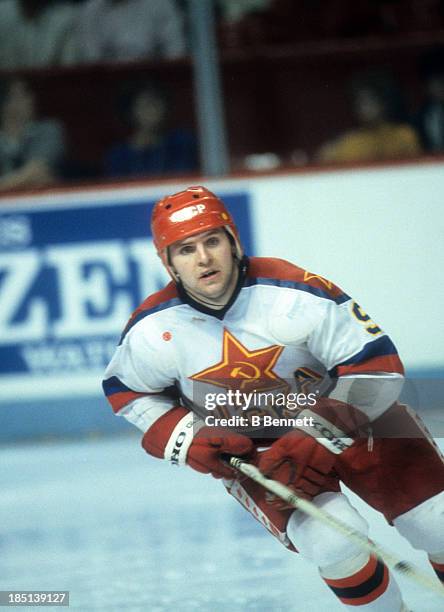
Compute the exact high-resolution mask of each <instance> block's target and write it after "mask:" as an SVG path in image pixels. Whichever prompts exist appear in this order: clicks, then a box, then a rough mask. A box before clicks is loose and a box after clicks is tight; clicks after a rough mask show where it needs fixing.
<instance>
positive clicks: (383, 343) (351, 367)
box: [328, 335, 404, 378]
mask: <svg viewBox="0 0 444 612" xmlns="http://www.w3.org/2000/svg"><path fill="white" fill-rule="evenodd" d="M380 359H381V361H379V360H380ZM379 364H383V365H384V367H380V365H379ZM362 366H364V368H363V367H362ZM368 368H370V369H369V370H368ZM387 368H388V369H387ZM367 371H370V372H371V371H374V372H375V371H384V372H398V373H400V374H403V373H404V368H403V367H402V363H401V361H400V359H399V357H398V351H397V350H396V347H395V345H394V344H393V342H392V341H391V340H390V338H389V337H388V336H385V335H384V336H381V337H379V338H377V339H376V340H371V341H370V342H367V344H365V345H364V347H363V348H362V349H361V350H360V351H359V352H358V353H356V354H355V355H353V356H352V357H350V358H349V359H346V360H345V361H342V362H341V363H338V364H337V365H336V366H335V367H334V368H332V369H331V370H329V372H328V373H329V375H330V376H331V377H332V378H335V377H337V376H341V375H342V376H343V375H344V374H345V373H348V372H367Z"/></svg>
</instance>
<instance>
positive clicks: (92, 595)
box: [0, 436, 444, 612]
mask: <svg viewBox="0 0 444 612" xmlns="http://www.w3.org/2000/svg"><path fill="white" fill-rule="evenodd" d="M0 454H1V459H0V489H1V495H0V590H20V589H23V590H33V589H36V590H45V589H49V590H69V591H70V607H71V608H74V609H78V610H82V611H83V610H84V611H88V610H110V611H113V610H116V611H117V610H134V611H139V610H140V611H149V612H163V611H166V610H173V609H176V610H179V611H181V612H182V611H184V612H187V611H193V612H195V611H204V612H207V611H208V612H225V611H230V612H245V611H250V610H251V611H253V610H256V611H260V612H280V611H282V612H296V611H298V612H319V611H320V610H323V608H324V606H325V607H327V606H328V609H329V612H333V611H334V610H338V612H339V610H342V609H343V608H342V607H340V606H339V605H338V604H337V602H336V600H335V598H334V597H333V596H332V595H331V593H330V591H329V589H328V588H327V587H326V586H325V585H324V584H323V583H322V582H321V581H320V579H319V577H318V575H317V571H316V568H314V567H312V566H310V565H308V564H307V563H306V562H304V561H303V560H302V559H301V558H300V557H298V555H295V554H294V553H291V552H289V551H287V550H286V549H284V548H283V547H282V545H281V544H279V543H278V542H277V541H276V540H275V539H274V538H273V537H272V536H270V535H269V534H268V533H267V532H266V531H265V530H264V529H263V528H262V527H261V526H260V525H259V524H258V523H256V522H255V521H254V520H253V519H252V518H251V517H250V515H248V514H247V513H246V512H245V510H243V509H242V508H241V507H240V506H239V505H238V504H237V503H236V502H235V501H234V500H233V499H232V498H230V497H229V496H228V495H227V494H226V493H225V491H224V489H223V486H222V485H221V484H220V483H219V482H217V481H215V480H213V479H212V478H211V477H208V476H201V475H199V474H197V473H194V472H193V471H192V470H190V469H187V468H173V467H170V466H169V465H166V464H164V463H162V462H161V461H158V460H155V459H152V458H150V457H148V456H147V455H146V454H145V453H144V452H143V451H142V450H141V449H140V446H139V441H138V438H136V437H133V436H128V437H122V438H108V439H100V438H99V439H83V440H79V441H75V442H68V443H66V442H64V443H62V442H56V443H52V444H45V445H43V444H27V445H22V446H4V447H2V448H1V449H0ZM350 496H351V498H352V499H353V503H354V505H355V506H356V507H358V509H359V510H360V511H361V512H362V513H363V514H364V515H365V517H366V518H367V520H369V522H370V525H371V537H372V538H373V539H374V540H376V541H377V542H379V543H381V544H383V545H384V546H385V547H386V548H390V549H391V550H393V551H395V552H396V553H397V554H398V555H400V556H401V557H402V558H405V559H407V560H409V561H413V562H415V563H417V565H419V566H420V567H422V568H423V569H425V571H428V572H430V574H432V572H431V570H430V569H429V567H428V564H427V561H426V557H425V554H424V553H418V552H417V551H414V550H413V549H412V548H411V547H410V545H409V544H408V543H407V542H405V541H404V540H403V539H402V538H401V537H400V536H399V535H398V534H397V532H396V531H395V530H394V529H393V528H392V527H390V526H388V525H387V524H386V523H385V522H384V520H383V519H382V518H381V516H380V515H378V514H377V513H376V512H374V511H373V510H371V509H369V508H368V507H367V506H366V505H365V504H364V503H363V502H361V501H360V500H359V499H357V498H356V497H355V496H353V495H352V494H351V495H350ZM398 580H399V583H400V585H401V588H402V590H403V593H404V596H405V599H406V601H407V603H408V604H409V605H410V607H411V608H412V609H413V610H414V612H439V611H440V610H441V611H442V610H443V609H444V608H443V605H442V602H440V601H438V599H437V597H436V596H434V595H430V594H427V593H425V592H424V591H423V590H422V589H421V588H420V587H418V586H416V585H415V584H414V583H411V582H410V581H408V580H406V579H405V578H402V577H401V578H399V579H398ZM3 609H5V610H6V609H8V608H3ZM10 609H11V610H12V609H13V610H18V609H21V610H23V609H25V608H10ZM32 609H33V610H35V608H32ZM45 609H46V608H45ZM48 609H51V610H54V609H57V610H67V608H61V607H57V608H54V607H52V608H48Z"/></svg>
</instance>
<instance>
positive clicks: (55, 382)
mask: <svg viewBox="0 0 444 612" xmlns="http://www.w3.org/2000/svg"><path fill="white" fill-rule="evenodd" d="M128 191H129V190H128V189H126V190H124V191H122V195H121V196H120V197H119V192H118V190H116V192H113V194H112V196H110V198H109V201H107V200H106V198H105V200H104V199H103V197H101V198H95V197H94V193H91V194H90V197H86V198H85V193H84V194H82V196H83V197H82V198H79V202H80V203H79V204H75V205H74V204H72V203H70V202H68V203H67V202H66V199H65V201H64V199H63V195H61V196H60V201H57V198H56V197H54V195H53V196H52V197H51V200H50V204H48V205H43V206H42V205H41V204H39V205H38V206H34V207H33V206H32V205H29V206H23V205H21V206H18V207H16V208H14V207H13V206H7V207H5V208H4V209H3V210H0V403H4V402H8V403H10V402H14V403H17V402H25V403H29V402H34V401H37V402H40V401H42V400H46V399H49V398H59V399H63V398H73V397H76V396H83V397H91V396H98V395H100V394H101V389H100V383H101V377H102V373H103V370H104V368H105V366H106V365H107V363H108V361H109V360H110V358H111V356H112V354H113V352H114V349H115V346H116V344H117V341H118V338H119V335H120V333H121V331H122V329H123V326H124V325H125V323H126V321H127V319H128V317H129V316H130V314H131V312H132V311H133V310H134V309H135V308H136V307H137V306H138V305H139V303H140V302H141V301H142V300H143V299H144V298H145V297H146V296H147V295H149V294H150V293H152V292H154V291H157V290H158V289H160V288H161V287H162V286H164V285H165V284H166V282H168V280H169V279H168V276H167V274H166V272H165V270H164V269H163V267H162V265H161V263H160V260H159V258H158V257H157V255H156V252H155V249H154V247H153V243H152V238H151V233H150V217H151V211H152V207H153V205H154V201H155V200H154V199H149V197H148V198H145V197H140V189H139V190H138V191H137V192H136V195H134V196H133V197H131V194H130V196H129V197H128ZM219 195H220V196H221V197H222V199H223V200H224V201H225V203H226V205H227V207H228V208H229V210H230V212H231V213H232V214H233V216H234V218H235V221H236V223H237V225H238V228H239V231H240V234H241V237H242V241H243V244H244V246H245V248H246V251H247V252H248V251H250V250H251V248H252V232H251V223H250V208H249V197H248V194H247V193H245V192H240V193H234V194H233V193H230V194H227V195H225V194H224V193H220V194H219ZM123 196H125V197H123ZM156 199H157V198H156ZM71 200H72V196H71ZM40 202H41V200H40Z"/></svg>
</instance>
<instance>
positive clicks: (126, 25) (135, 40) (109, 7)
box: [75, 0, 185, 62]
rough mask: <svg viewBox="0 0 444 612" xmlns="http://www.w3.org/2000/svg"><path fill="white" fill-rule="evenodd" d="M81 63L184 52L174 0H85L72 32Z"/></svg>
mask: <svg viewBox="0 0 444 612" xmlns="http://www.w3.org/2000/svg"><path fill="white" fill-rule="evenodd" d="M75 38H76V41H77V45H76V46H77V55H78V59H79V61H82V62H101V61H104V62H106V61H109V62H115V61H132V60H138V59H146V58H158V57H165V58H170V59H171V58H176V57H180V56H182V55H184V53H185V38H184V31H183V18H182V14H181V12H180V10H179V8H178V6H177V5H176V4H175V2H174V0H87V2H86V3H85V4H84V6H83V7H81V10H80V15H79V21H78V25H77V29H76V33H75Z"/></svg>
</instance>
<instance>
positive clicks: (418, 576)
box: [230, 457, 444, 597]
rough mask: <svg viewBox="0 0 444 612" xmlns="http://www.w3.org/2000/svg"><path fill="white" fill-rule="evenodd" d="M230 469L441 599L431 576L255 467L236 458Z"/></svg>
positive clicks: (443, 592) (439, 587)
mask: <svg viewBox="0 0 444 612" xmlns="http://www.w3.org/2000/svg"><path fill="white" fill-rule="evenodd" d="M230 465H231V467H233V468H235V469H236V470H238V471H239V472H241V473H242V474H244V475H245V476H248V477H249V478H251V479H252V480H254V481H255V482H257V483H259V484H260V485H262V486H263V487H264V488H265V489H267V490H268V491H270V492H271V493H274V494H275V495H277V496H278V497H280V498H281V499H283V500H284V501H285V502H287V503H288V504H289V505H291V506H293V507H294V508H296V509H297V510H300V511H301V512H304V513H305V514H308V515H309V516H312V517H313V518H316V519H317V520H319V521H320V522H321V523H324V525H329V526H330V527H331V528H332V529H334V530H335V531H338V532H340V533H342V534H343V535H344V536H345V537H347V538H348V539H349V540H352V541H353V542H355V543H356V544H357V545H358V546H360V547H361V548H362V549H364V550H366V551H368V552H370V553H371V554H373V555H376V556H377V557H379V558H380V559H381V560H382V561H384V562H385V563H386V565H387V566H388V567H389V568H390V569H393V570H396V571H398V572H400V573H402V574H403V575H404V576H408V577H409V578H411V579H412V580H414V581H415V582H417V583H418V584H420V585H421V586H423V587H426V588H427V589H430V590H432V591H434V592H435V593H438V594H439V595H441V597H444V588H443V586H442V585H441V584H440V583H439V582H438V581H437V580H436V579H434V577H433V576H429V575H427V574H425V573H423V572H422V571H421V570H420V569H418V568H416V567H413V566H412V565H410V564H409V563H406V562H405V561H402V560H401V559H400V558H399V557H397V556H395V555H393V554H392V553H391V552H388V551H386V550H384V549H383V548H382V547H381V546H379V545H378V544H374V543H373V542H371V541H369V540H368V538H367V536H366V535H364V534H363V533H361V532H359V531H357V530H356V529H353V528H352V527H350V526H349V525H347V524H346V523H343V522H342V521H341V520H340V519H337V518H336V517H334V516H333V515H332V514H330V513H329V512H326V511H325V510H322V509H321V508H318V507H317V506H316V505H315V504H313V503H312V502H310V501H308V500H306V499H303V498H302V497H299V496H298V495H297V494H296V493H295V492H294V491H292V490H291V489H289V488H288V487H286V486H285V485H283V484H282V483H280V482H278V481H277V480H272V479H270V478H266V477H265V476H264V475H263V474H262V472H261V471H260V470H259V469H258V468H257V467H256V466H254V465H251V464H250V463H247V462H245V461H243V460H242V459H238V458H237V457H231V458H230Z"/></svg>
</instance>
